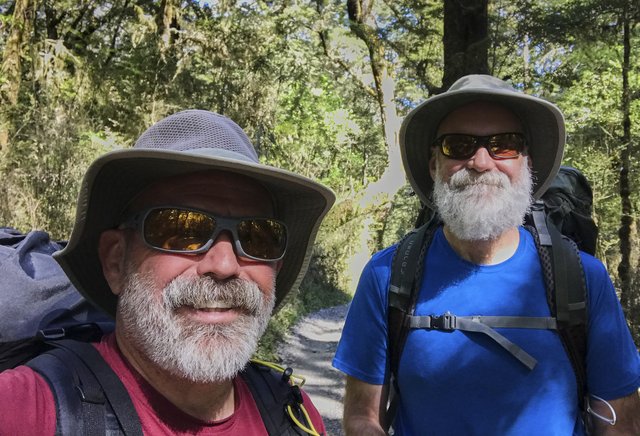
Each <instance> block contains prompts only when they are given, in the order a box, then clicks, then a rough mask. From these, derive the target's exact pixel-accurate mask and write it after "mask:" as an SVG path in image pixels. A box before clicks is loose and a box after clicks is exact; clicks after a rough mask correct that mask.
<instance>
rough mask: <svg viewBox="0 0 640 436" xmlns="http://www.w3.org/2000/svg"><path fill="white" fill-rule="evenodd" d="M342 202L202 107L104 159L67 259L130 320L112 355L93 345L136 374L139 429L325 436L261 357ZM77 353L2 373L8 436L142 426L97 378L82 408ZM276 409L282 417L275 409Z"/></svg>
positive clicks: (90, 288) (3, 430)
mask: <svg viewBox="0 0 640 436" xmlns="http://www.w3.org/2000/svg"><path fill="white" fill-rule="evenodd" d="M334 200H335V197H334V195H333V193H332V192H331V191H330V190H329V189H328V188H326V187H324V186H322V185H320V184H319V183H316V182H314V181H312V180H310V179H308V178H305V177H302V176H300V175H297V174H294V173H291V172H289V171H286V170H282V169H279V168H275V167H271V166H268V165H263V164H261V163H260V162H259V161H258V156H257V154H256V152H255V149H254V147H253V145H252V144H251V142H250V141H249V139H248V138H247V136H246V135H245V133H244V132H243V131H242V129H240V127H239V126H238V125H236V124H235V123H234V122H233V121H232V120H230V119H228V118H226V117H223V116H221V115H218V114H215V113H212V112H208V111H202V110H187V111H183V112H179V113H177V114H174V115H171V116H169V117H167V118H165V119H163V120H161V121H159V122H158V123H156V124H155V125H153V126H152V127H150V128H149V129H148V130H147V131H146V132H144V133H143V134H142V136H141V137H140V138H139V139H138V141H137V142H136V144H135V145H134V147H133V148H131V149H123V150H118V151H114V152H111V153H107V154H106V155H104V156H102V157H100V158H98V159H97V160H96V161H95V162H94V163H93V164H92V165H91V167H90V168H89V170H88V171H87V173H86V175H85V178H84V181H83V184H82V187H81V191H80V195H79V199H78V207H77V219H76V224H75V226H74V229H73V232H72V234H71V238H70V240H69V243H68V244H67V246H66V247H65V248H64V249H63V250H62V251H60V252H58V253H56V254H55V258H56V260H57V261H58V262H59V263H60V265H61V266H62V268H63V270H64V271H65V273H66V274H67V275H68V276H69V278H70V280H71V282H72V283H73V284H74V285H75V287H76V288H77V289H78V290H79V291H80V292H81V293H82V294H83V295H84V296H85V297H86V298H87V299H88V300H89V301H90V302H92V303H94V304H95V305H96V306H98V307H99V308H101V309H103V310H104V311H106V312H107V313H109V314H111V315H112V316H114V317H115V331H114V333H113V334H108V335H106V336H104V337H102V339H101V341H100V342H99V343H96V344H95V350H97V352H98V353H95V351H94V347H92V346H90V345H89V346H87V347H85V350H87V348H89V349H90V350H89V351H91V352H92V353H95V354H97V355H98V359H100V360H104V362H106V364H107V365H108V367H109V368H110V369H111V371H112V372H113V373H115V375H116V376H117V377H116V379H119V380H120V382H121V383H122V385H124V388H125V389H126V391H125V392H126V395H127V396H128V397H129V399H130V400H131V404H132V408H134V409H135V410H129V411H127V413H128V414H129V415H128V416H130V415H131V414H133V416H135V415H137V418H138V420H139V423H138V424H137V426H138V428H137V430H136V431H135V432H134V433H133V434H149V435H157V434H184V435H187V434H211V435H266V434H267V431H268V430H269V432H270V434H274V431H273V429H274V428H278V434H279V432H280V431H282V432H283V434H314V435H319V434H323V433H324V431H325V430H324V425H323V423H322V418H321V417H320V415H319V414H318V411H317V410H316V408H315V407H314V406H313V404H312V403H311V401H310V400H309V398H308V397H307V396H306V394H305V393H304V392H302V391H299V390H298V388H297V387H292V386H290V382H289V380H291V378H290V375H289V374H284V375H283V374H277V375H276V374H273V373H271V372H269V371H268V370H267V371H266V372H265V371H264V370H265V368H264V367H260V368H258V369H255V368H254V366H255V364H253V363H252V364H249V361H250V359H251V357H252V355H253V353H254V352H255V349H256V346H257V343H258V340H259V339H260V337H261V336H262V334H263V333H264V331H265V329H266V327H267V324H268V322H269V319H270V317H271V315H272V312H273V311H274V308H278V307H279V306H280V305H281V304H282V303H283V300H284V298H285V297H286V295H287V294H288V293H289V292H290V291H291V290H292V289H294V288H296V287H297V286H298V284H299V282H300V280H301V279H302V277H303V275H304V273H305V271H306V269H307V266H308V263H309V258H310V255H311V250H312V245H313V241H314V239H315V236H316V233H317V231H318V227H319V225H320V223H321V221H322V218H323V217H324V216H325V214H326V213H327V211H328V210H329V208H330V207H331V205H332V204H333V202H334ZM54 360H55V359H54ZM65 366H67V362H64V361H62V362H59V363H57V364H56V370H55V372H53V371H50V368H48V367H47V368H44V369H43V368H42V367H40V366H37V365H36V366H34V368H36V369H37V370H34V369H32V368H31V367H28V366H19V367H17V368H15V369H13V370H7V371H4V372H2V373H1V374H0V392H2V394H1V395H0V434H3V435H4V434H7V435H12V434H20V435H53V434H60V433H62V434H66V433H65V431H66V432H67V433H68V434H96V428H99V427H100V426H102V427H103V428H105V434H121V433H120V432H122V433H126V431H125V428H127V426H128V425H130V424H131V422H132V421H128V422H127V423H123V422H120V420H121V416H120V415H119V414H118V413H116V412H117V410H121V409H122V404H120V403H121V401H119V400H117V401H113V399H112V398H111V397H109V395H106V396H107V397H108V398H107V400H108V401H109V404H105V405H103V404H99V406H98V413H99V415H98V416H99V418H98V420H99V421H100V422H93V421H91V419H88V418H87V417H88V416H90V415H85V410H89V407H93V406H87V409H85V403H87V402H89V403H90V402H91V400H87V398H86V397H88V395H85V394H86V392H84V391H83V384H82V383H80V384H79V385H78V388H79V389H78V390H79V392H80V393H81V394H82V403H81V404H82V410H81V411H80V410H77V409H75V408H73V407H71V406H68V405H69V404H75V403H73V402H66V401H67V400H68V399H69V398H70V397H74V401H77V403H78V404H80V395H78V393H77V392H75V391H73V392H72V394H68V391H69V390H72V389H71V386H73V385H71V384H69V385H68V386H67V385H64V383H66V382H64V378H63V377H58V375H59V374H63V375H64V377H67V373H65V371H67V370H65V369H64V368H62V369H60V367H65ZM69 366H73V365H69ZM99 366H100V367H102V366H103V365H102V364H101V365H99ZM99 366H91V365H89V366H88V368H86V369H84V371H86V370H87V369H88V370H89V371H91V372H99V371H98V368H99ZM256 372H258V373H259V374H258V376H253V377H250V376H249V374H256ZM51 374H55V376H52V375H51ZM80 375H81V374H79V376H80ZM75 376H76V374H73V373H71V376H70V378H71V379H74V377H75ZM60 380H63V381H60ZM254 384H259V385H260V386H258V385H254ZM276 385H278V386H282V385H284V386H285V389H286V391H285V392H286V393H287V394H286V395H287V399H286V401H287V402H286V403H282V404H280V403H276V401H279V399H277V400H269V399H266V396H265V395H266V394H265V393H269V392H271V393H272V394H273V395H274V396H276V397H277V396H278V395H276V394H277V392H276V391H274V390H273V389H275V388H273V386H276ZM103 386H104V385H103ZM84 388H86V386H85V387H84ZM278 389H280V390H282V388H278ZM105 391H107V389H105ZM60 392H64V395H61V394H60ZM267 396H268V395H267ZM76 397H77V398H76ZM258 397H259V398H258ZM269 401H272V403H273V405H270V406H269V407H264V405H265V404H271V403H269ZM264 409H267V410H272V411H273V410H275V412H274V414H275V415H274V416H267V417H266V420H265V416H264ZM93 410H95V409H93ZM91 416H93V417H95V415H91ZM116 418H117V419H116ZM102 421H104V422H102ZM134 421H135V420H134ZM267 421H269V422H268V423H267ZM112 431H113V432H114V433H112ZM140 432H141V433H140ZM98 433H99V432H98ZM127 434H128V433H127Z"/></svg>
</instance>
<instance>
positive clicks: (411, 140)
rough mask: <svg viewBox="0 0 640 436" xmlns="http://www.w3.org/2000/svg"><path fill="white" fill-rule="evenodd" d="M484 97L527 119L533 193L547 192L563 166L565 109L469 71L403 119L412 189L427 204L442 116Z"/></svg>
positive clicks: (403, 142) (403, 141) (402, 149)
mask: <svg viewBox="0 0 640 436" xmlns="http://www.w3.org/2000/svg"><path fill="white" fill-rule="evenodd" d="M479 100H481V101H489V102H495V103H498V104H501V105H503V106H505V107H506V108H507V109H509V110H511V111H512V112H513V113H514V114H515V115H516V116H517V117H518V118H519V119H520V121H521V122H522V125H523V128H524V133H525V136H526V138H527V144H528V149H529V156H530V157H531V164H532V173H533V178H534V180H533V182H534V183H533V196H534V198H536V199H538V198H540V197H541V196H542V194H543V193H544V191H545V190H546V189H547V187H548V186H549V184H550V183H551V181H552V180H553V178H554V177H555V175H556V173H557V172H558V168H559V167H560V162H561V161H562V155H563V153H564V143H565V129H564V117H563V116H562V112H560V109H558V108H557V107H556V106H555V105H554V104H552V103H550V102H548V101H546V100H543V99H541V98H538V97H534V96H531V95H527V94H525V93H523V92H519V91H516V90H515V89H514V88H513V87H512V86H511V85H509V84H508V83H506V82H504V81H502V80H500V79H498V78H496V77H493V76H489V75H483V74H474V75H469V76H464V77H462V78H460V79H458V80H457V81H456V82H455V83H454V84H453V85H451V88H449V90H448V91H446V92H443V93H442V94H438V95H435V96H433V97H431V98H429V99H427V100H425V101H424V102H423V103H421V104H420V105H419V106H417V107H416V108H415V109H413V110H412V111H411V112H409V114H408V115H407V116H406V117H405V119H404V121H403V122H402V127H401V129H400V152H401V154H402V162H403V164H404V168H405V172H406V173H407V177H408V179H409V182H410V183H411V186H412V188H413V190H414V191H415V192H416V194H417V195H418V196H419V198H420V200H421V201H422V202H423V203H424V204H430V202H431V192H432V190H433V180H432V179H431V175H430V174H429V160H430V159H431V149H432V147H431V145H432V144H433V141H434V140H435V139H436V132H437V130H438V126H439V125H440V122H441V121H442V120H443V119H444V118H445V117H446V116H447V115H448V114H449V113H450V112H451V111H453V110H454V109H456V108H458V107H460V106H462V105H464V104H467V103H471V102H473V101H479Z"/></svg>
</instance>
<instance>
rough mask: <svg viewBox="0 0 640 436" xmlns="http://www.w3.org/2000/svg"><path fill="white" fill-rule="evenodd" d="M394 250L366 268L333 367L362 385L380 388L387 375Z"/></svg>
mask: <svg viewBox="0 0 640 436" xmlns="http://www.w3.org/2000/svg"><path fill="white" fill-rule="evenodd" d="M392 257H393V249H392V248H388V249H386V250H383V251H381V252H379V253H377V254H375V255H374V256H373V257H372V258H371V260H370V261H369V263H368V264H367V265H366V266H365V268H364V270H363V272H362V275H361V276H360V282H359V283H358V287H357V289H356V293H355V295H354V297H353V300H352V302H351V305H350V306H349V311H348V313H347V318H346V320H345V325H344V328H343V330H342V336H341V338H340V342H339V343H338V348H337V351H336V355H335V357H334V359H333V366H334V367H335V368H337V369H339V370H340V371H342V372H344V373H345V374H347V375H350V376H352V377H355V378H357V379H359V380H361V381H363V382H366V383H370V384H374V385H381V384H384V382H385V375H386V373H387V367H388V364H387V322H386V319H387V292H386V290H387V287H388V286H389V269H390V264H391V260H392Z"/></svg>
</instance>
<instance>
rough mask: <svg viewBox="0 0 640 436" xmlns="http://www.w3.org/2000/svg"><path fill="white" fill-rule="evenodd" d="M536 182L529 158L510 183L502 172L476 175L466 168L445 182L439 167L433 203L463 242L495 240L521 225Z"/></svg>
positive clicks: (528, 207)
mask: <svg viewBox="0 0 640 436" xmlns="http://www.w3.org/2000/svg"><path fill="white" fill-rule="evenodd" d="M532 189H533V180H532V178H531V170H530V169H529V164H528V160H527V158H525V160H524V162H523V163H522V170H521V171H520V174H519V177H518V179H517V180H516V181H515V182H514V183H511V182H510V180H509V177H508V176H507V175H506V174H504V173H502V172H500V171H489V172H484V173H477V172H475V171H473V170H469V169H467V168H463V169H461V170H460V171H458V172H456V173H455V174H453V175H452V176H451V178H450V179H449V181H448V182H447V183H445V182H443V177H442V169H441V165H440V164H439V162H437V163H436V177H435V180H434V187H433V200H434V203H435V205H436V208H437V210H438V213H439V215H440V218H441V219H442V221H443V222H444V224H445V225H446V226H447V229H448V230H449V231H451V233H453V234H454V235H455V236H456V237H457V238H459V239H461V240H463V241H481V240H492V239H496V238H497V237H499V236H500V235H502V234H503V233H504V232H505V231H507V230H509V229H511V228H514V227H517V226H519V225H522V223H523V221H524V216H525V214H526V213H527V212H528V211H529V209H530V207H531V204H532V202H533V199H532Z"/></svg>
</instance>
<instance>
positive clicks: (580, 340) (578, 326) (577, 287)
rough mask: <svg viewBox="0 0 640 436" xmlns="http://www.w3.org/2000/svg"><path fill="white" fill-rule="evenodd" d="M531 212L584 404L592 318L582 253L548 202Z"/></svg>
mask: <svg viewBox="0 0 640 436" xmlns="http://www.w3.org/2000/svg"><path fill="white" fill-rule="evenodd" d="M531 214H532V218H533V224H534V226H535V228H531V227H527V229H528V230H529V231H530V232H531V233H532V234H533V236H534V240H535V242H536V247H537V249H538V254H539V257H540V263H541V266H542V270H543V274H544V280H545V287H546V289H547V302H548V303H549V309H550V311H551V314H552V316H554V317H555V318H556V319H557V328H558V334H559V335H560V338H561V340H562V344H563V346H564V348H565V351H566V353H567V355H568V356H569V360H570V361H571V365H572V366H573V370H574V373H575V375H576V382H577V386H578V401H579V402H580V405H581V407H582V406H583V401H582V399H583V398H584V396H585V390H586V361H585V359H586V344H587V322H588V318H587V285H586V282H585V278H584V271H583V269H582V261H581V259H580V253H579V251H578V247H577V246H576V244H575V243H574V242H573V241H572V240H571V239H569V238H566V237H564V236H563V235H562V234H561V233H560V231H559V230H558V229H557V228H556V227H555V226H554V225H553V224H551V223H550V222H549V221H548V219H547V217H546V215H545V213H544V205H542V204H541V203H540V202H537V203H536V204H535V205H534V208H533V210H532V212H531Z"/></svg>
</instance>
